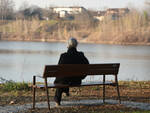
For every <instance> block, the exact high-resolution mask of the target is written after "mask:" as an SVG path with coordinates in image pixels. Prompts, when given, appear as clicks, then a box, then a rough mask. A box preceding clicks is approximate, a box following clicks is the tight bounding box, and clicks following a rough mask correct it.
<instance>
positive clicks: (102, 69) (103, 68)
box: [43, 63, 120, 77]
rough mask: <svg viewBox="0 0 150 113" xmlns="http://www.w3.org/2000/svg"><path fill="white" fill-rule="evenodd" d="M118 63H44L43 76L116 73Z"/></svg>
mask: <svg viewBox="0 0 150 113" xmlns="http://www.w3.org/2000/svg"><path fill="white" fill-rule="evenodd" d="M119 66H120V64H119V63H114V64H61V65H46V66H45V70H44V74H43V77H72V76H81V75H109V74H110V75H117V74H118V71H119Z"/></svg>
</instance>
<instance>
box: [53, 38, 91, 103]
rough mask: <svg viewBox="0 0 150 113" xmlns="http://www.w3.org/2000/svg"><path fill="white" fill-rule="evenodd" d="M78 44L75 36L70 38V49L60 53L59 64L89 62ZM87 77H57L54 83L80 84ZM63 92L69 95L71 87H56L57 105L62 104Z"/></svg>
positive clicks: (55, 98)
mask: <svg viewBox="0 0 150 113" xmlns="http://www.w3.org/2000/svg"><path fill="white" fill-rule="evenodd" d="M77 45H78V42H77V40H76V39H75V38H70V39H69V40H68V51H67V52H65V53H63V54H61V55H60V59H59V62H58V64H89V61H88V59H87V58H86V57H85V56H84V53H83V52H79V51H77V49H76V48H77ZM85 77H86V75H83V76H80V77H56V79H55V81H54V84H55V85H57V84H67V85H80V84H81V81H82V79H84V78H85ZM63 92H64V93H66V95H67V96H69V88H56V92H55V97H54V100H55V102H56V106H59V105H60V102H61V98H62V93H63Z"/></svg>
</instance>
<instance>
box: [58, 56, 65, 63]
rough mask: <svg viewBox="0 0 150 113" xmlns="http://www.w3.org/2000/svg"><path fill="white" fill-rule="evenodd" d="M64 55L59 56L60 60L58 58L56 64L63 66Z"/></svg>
mask: <svg viewBox="0 0 150 113" xmlns="http://www.w3.org/2000/svg"><path fill="white" fill-rule="evenodd" d="M64 63H65V62H64V54H61V55H60V58H59V61H58V64H64Z"/></svg>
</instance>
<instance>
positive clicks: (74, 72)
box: [32, 63, 121, 110]
mask: <svg viewBox="0 0 150 113" xmlns="http://www.w3.org/2000/svg"><path fill="white" fill-rule="evenodd" d="M119 66H120V64H119V63H113V64H61V65H46V66H45V70H44V74H43V76H42V77H41V78H43V79H44V80H45V84H43V85H38V84H36V77H39V76H33V85H32V87H33V109H34V108H35V91H36V88H45V89H46V94H47V103H48V109H49V110H50V102H49V91H48V88H58V87H81V86H95V85H103V102H105V85H111V86H116V89H117V93H118V99H119V103H121V100H120V93H119V86H118V78H117V74H118V71H119ZM81 75H87V76H89V75H90V76H93V75H102V76H103V81H95V82H83V83H82V84H81V85H71V86H69V85H55V84H48V83H47V79H48V78H50V77H72V76H81ZM106 75H114V78H115V79H114V81H108V82H107V81H105V77H106Z"/></svg>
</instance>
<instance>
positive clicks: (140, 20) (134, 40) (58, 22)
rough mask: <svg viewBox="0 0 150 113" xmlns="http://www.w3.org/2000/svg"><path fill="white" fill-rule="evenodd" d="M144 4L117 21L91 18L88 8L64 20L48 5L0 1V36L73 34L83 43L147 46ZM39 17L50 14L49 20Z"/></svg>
mask: <svg viewBox="0 0 150 113" xmlns="http://www.w3.org/2000/svg"><path fill="white" fill-rule="evenodd" d="M145 5H146V6H147V8H145V10H143V11H137V10H136V9H134V8H130V12H129V13H128V14H126V15H124V16H122V17H120V18H118V19H116V20H112V19H110V18H108V17H107V16H106V17H105V18H104V20H103V21H101V22H99V21H96V20H95V19H94V18H93V16H92V14H91V12H92V11H91V10H88V11H87V12H86V13H85V12H84V13H81V14H76V15H74V19H73V20H66V19H61V18H58V17H57V15H56V14H54V13H52V12H51V11H50V10H49V9H48V8H39V7H36V6H29V5H27V3H23V5H22V6H21V8H20V9H19V10H17V11H15V10H14V6H15V4H14V2H13V1H12V0H0V39H1V40H20V41H65V40H66V39H68V38H69V37H70V36H73V37H76V38H77V39H78V40H80V41H82V42H92V43H109V44H145V45H146V44H147V45H150V15H149V13H148V12H149V11H150V8H149V6H150V4H149V3H145ZM34 9H36V10H34ZM33 10H34V11H33ZM42 17H49V20H44V19H43V18H42Z"/></svg>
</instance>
